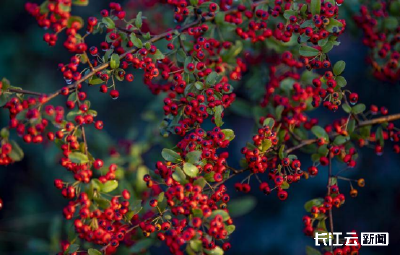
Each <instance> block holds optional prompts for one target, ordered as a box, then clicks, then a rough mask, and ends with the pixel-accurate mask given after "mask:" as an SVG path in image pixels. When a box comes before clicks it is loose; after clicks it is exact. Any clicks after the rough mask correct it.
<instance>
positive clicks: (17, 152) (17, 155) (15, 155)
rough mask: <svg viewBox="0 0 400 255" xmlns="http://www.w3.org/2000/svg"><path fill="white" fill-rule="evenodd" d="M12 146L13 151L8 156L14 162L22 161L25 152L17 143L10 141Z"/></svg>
mask: <svg viewBox="0 0 400 255" xmlns="http://www.w3.org/2000/svg"><path fill="white" fill-rule="evenodd" d="M10 144H11V148H12V150H11V152H10V154H8V156H9V157H10V158H11V159H12V160H14V161H21V160H22V159H23V158H24V151H23V150H22V149H21V147H19V145H18V144H17V143H16V142H15V141H13V140H10Z"/></svg>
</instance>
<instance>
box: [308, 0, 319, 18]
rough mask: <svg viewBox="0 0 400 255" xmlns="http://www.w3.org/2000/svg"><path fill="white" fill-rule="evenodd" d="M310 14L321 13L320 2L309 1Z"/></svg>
mask: <svg viewBox="0 0 400 255" xmlns="http://www.w3.org/2000/svg"><path fill="white" fill-rule="evenodd" d="M310 9H311V14H312V15H315V14H319V13H320V12H321V0H311V4H310Z"/></svg>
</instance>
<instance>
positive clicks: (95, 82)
mask: <svg viewBox="0 0 400 255" xmlns="http://www.w3.org/2000/svg"><path fill="white" fill-rule="evenodd" d="M102 83H104V81H103V80H102V79H100V78H99V77H97V76H96V75H93V76H92V77H90V79H89V84H91V85H98V84H102ZM71 95H76V93H72V94H71Z"/></svg>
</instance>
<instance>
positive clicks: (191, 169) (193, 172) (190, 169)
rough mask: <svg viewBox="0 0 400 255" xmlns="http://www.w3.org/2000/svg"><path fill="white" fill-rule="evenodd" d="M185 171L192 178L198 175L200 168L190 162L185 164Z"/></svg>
mask: <svg viewBox="0 0 400 255" xmlns="http://www.w3.org/2000/svg"><path fill="white" fill-rule="evenodd" d="M183 171H184V172H185V174H186V175H188V176H189V177H192V178H194V177H196V176H197V175H198V173H199V169H198V168H197V167H196V166H195V165H193V164H191V163H188V162H186V163H185V164H183Z"/></svg>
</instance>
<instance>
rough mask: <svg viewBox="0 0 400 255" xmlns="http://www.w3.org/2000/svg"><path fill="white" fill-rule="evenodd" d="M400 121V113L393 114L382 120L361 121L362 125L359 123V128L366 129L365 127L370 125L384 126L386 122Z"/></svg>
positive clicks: (381, 118)
mask: <svg viewBox="0 0 400 255" xmlns="http://www.w3.org/2000/svg"><path fill="white" fill-rule="evenodd" d="M399 119H400V113H397V114H392V115H388V116H383V117H380V118H375V119H371V120H366V121H361V122H360V123H358V126H357V128H360V127H365V126H369V125H375V124H382V123H385V122H392V121H395V120H399Z"/></svg>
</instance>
